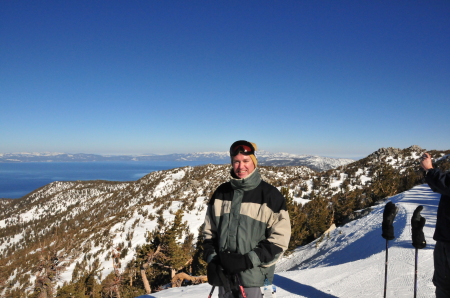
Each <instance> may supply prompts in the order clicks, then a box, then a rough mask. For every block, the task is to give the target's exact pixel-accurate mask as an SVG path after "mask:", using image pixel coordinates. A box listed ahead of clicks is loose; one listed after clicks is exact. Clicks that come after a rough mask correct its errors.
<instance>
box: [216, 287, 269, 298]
mask: <svg viewBox="0 0 450 298" xmlns="http://www.w3.org/2000/svg"><path fill="white" fill-rule="evenodd" d="M244 290H245V295H247V298H262V297H263V295H262V293H261V288H260V287H252V288H244ZM224 292H225V291H224V289H223V287H219V298H224V297H226V296H224V295H225V293H224ZM236 298H242V296H241V294H240V293H239V297H236Z"/></svg>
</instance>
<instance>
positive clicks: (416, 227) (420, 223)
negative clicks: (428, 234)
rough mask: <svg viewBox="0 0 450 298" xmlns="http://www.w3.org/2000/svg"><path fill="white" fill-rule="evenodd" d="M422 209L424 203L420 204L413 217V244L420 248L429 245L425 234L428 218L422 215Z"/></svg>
mask: <svg viewBox="0 0 450 298" xmlns="http://www.w3.org/2000/svg"><path fill="white" fill-rule="evenodd" d="M422 209H423V206H422V205H420V206H418V207H417V208H416V210H414V213H413V216H412V217H411V232H412V245H413V246H414V247H415V248H419V249H421V248H424V247H425V246H427V242H426V241H425V235H424V234H423V227H424V226H425V222H426V219H425V218H424V217H423V216H422V215H420V211H422Z"/></svg>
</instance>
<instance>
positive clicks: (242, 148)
mask: <svg viewBox="0 0 450 298" xmlns="http://www.w3.org/2000/svg"><path fill="white" fill-rule="evenodd" d="M239 153H241V154H244V155H251V154H255V149H254V148H253V146H252V145H251V144H248V145H247V144H237V145H236V146H233V147H231V149H230V155H231V156H236V155H238V154H239Z"/></svg>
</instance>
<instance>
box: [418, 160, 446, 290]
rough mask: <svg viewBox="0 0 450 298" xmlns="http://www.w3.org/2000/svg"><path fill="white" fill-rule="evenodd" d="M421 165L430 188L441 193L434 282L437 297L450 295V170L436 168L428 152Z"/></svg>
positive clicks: (435, 238) (436, 233)
mask: <svg viewBox="0 0 450 298" xmlns="http://www.w3.org/2000/svg"><path fill="white" fill-rule="evenodd" d="M420 165H421V166H422V168H423V169H424V170H425V180H426V182H427V183H428V185H429V186H430V188H431V189H432V190H433V191H434V192H437V193H440V194H441V199H440V200H439V207H438V211H437V220H436V229H435V231H434V235H433V239H434V240H436V246H435V248H434V275H433V283H434V285H435V286H436V297H437V298H443V297H450V172H447V173H442V172H441V171H440V170H438V169H434V168H433V164H432V162H431V156H430V154H428V153H424V154H423V156H422V158H421V162H420Z"/></svg>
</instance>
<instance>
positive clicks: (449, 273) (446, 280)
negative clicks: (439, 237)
mask: <svg viewBox="0 0 450 298" xmlns="http://www.w3.org/2000/svg"><path fill="white" fill-rule="evenodd" d="M433 256H434V275H433V284H434V285H435V286H436V298H450V243H449V242H442V241H436V246H435V247H434V252H433Z"/></svg>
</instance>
